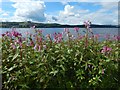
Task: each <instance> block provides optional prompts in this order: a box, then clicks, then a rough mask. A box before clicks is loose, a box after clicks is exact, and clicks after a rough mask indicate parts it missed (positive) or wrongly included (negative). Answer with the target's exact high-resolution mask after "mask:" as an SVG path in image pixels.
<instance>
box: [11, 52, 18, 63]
mask: <svg viewBox="0 0 120 90" xmlns="http://www.w3.org/2000/svg"><path fill="white" fill-rule="evenodd" d="M18 55H19V54H18V53H16V54H15V55H14V57H13V59H12V61H13V60H15V59H16V58H17V57H18Z"/></svg>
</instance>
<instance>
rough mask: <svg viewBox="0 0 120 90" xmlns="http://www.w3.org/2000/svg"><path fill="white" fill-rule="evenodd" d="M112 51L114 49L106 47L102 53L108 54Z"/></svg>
mask: <svg viewBox="0 0 120 90" xmlns="http://www.w3.org/2000/svg"><path fill="white" fill-rule="evenodd" d="M111 50H112V48H110V47H107V46H104V47H103V49H102V51H101V53H106V52H110V51H111Z"/></svg>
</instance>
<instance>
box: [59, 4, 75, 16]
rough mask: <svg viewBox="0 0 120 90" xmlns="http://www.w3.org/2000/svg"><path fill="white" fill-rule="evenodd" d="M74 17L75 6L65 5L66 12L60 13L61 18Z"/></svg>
mask: <svg viewBox="0 0 120 90" xmlns="http://www.w3.org/2000/svg"><path fill="white" fill-rule="evenodd" d="M61 15H63V16H73V15H74V6H70V5H65V8H64V11H60V16H61Z"/></svg>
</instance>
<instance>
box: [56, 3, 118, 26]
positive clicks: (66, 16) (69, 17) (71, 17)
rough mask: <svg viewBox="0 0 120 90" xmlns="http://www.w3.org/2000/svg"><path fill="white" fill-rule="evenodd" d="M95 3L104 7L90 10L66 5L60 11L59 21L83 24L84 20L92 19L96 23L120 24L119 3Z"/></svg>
mask: <svg viewBox="0 0 120 90" xmlns="http://www.w3.org/2000/svg"><path fill="white" fill-rule="evenodd" d="M94 4H95V5H97V4H99V5H101V6H102V8H101V9H99V10H97V11H94V12H90V11H89V10H87V9H79V10H78V9H76V8H75V6H71V5H66V6H65V7H64V11H60V13H59V17H58V22H59V23H62V24H83V22H84V21H86V20H91V21H92V22H93V23H94V24H118V22H117V19H118V12H117V3H113V2H111V3H108V2H106V3H94ZM112 9H113V10H112ZM110 10H112V11H110ZM108 12H110V13H108ZM113 13H114V14H113Z"/></svg>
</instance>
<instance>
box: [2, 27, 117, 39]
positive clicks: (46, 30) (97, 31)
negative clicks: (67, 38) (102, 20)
mask: <svg viewBox="0 0 120 90" xmlns="http://www.w3.org/2000/svg"><path fill="white" fill-rule="evenodd" d="M37 29H40V30H43V35H47V34H51V35H52V34H53V33H55V32H63V31H64V28H37ZM16 30H17V31H18V32H20V33H22V35H23V36H26V32H29V33H31V34H34V33H35V31H34V30H33V29H32V28H16ZM69 30H70V32H71V33H72V34H73V35H76V32H75V31H74V28H69ZM85 30H86V29H85V28H80V30H79V32H80V33H81V34H82V35H84V34H85V33H84V31H85ZM6 31H12V29H10V28H0V37H1V34H2V33H5V32H6ZM92 31H93V33H94V34H100V35H101V36H102V37H101V39H102V38H103V36H105V35H106V34H110V35H112V36H113V35H118V28H92Z"/></svg>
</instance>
